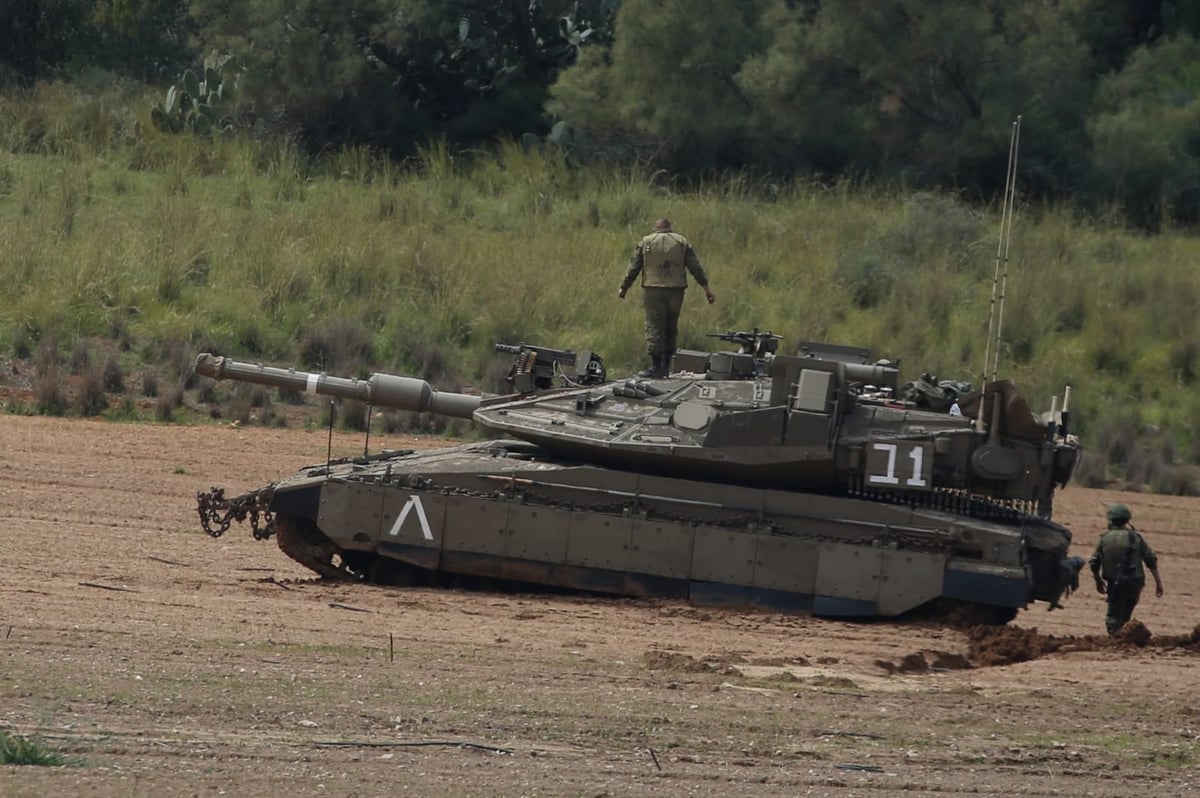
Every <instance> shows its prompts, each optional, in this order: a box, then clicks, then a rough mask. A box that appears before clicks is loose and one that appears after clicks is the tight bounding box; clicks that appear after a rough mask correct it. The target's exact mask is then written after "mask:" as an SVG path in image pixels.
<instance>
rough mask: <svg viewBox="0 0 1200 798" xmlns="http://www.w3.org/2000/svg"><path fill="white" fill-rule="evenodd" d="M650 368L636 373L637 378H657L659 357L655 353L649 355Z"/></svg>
mask: <svg viewBox="0 0 1200 798" xmlns="http://www.w3.org/2000/svg"><path fill="white" fill-rule="evenodd" d="M650 364H651V365H650V367H649V368H644V369H642V370H641V371H639V372H638V373H637V376H639V377H657V376H659V373H658V369H659V365H658V364H659V356H658V353H657V352H651V353H650Z"/></svg>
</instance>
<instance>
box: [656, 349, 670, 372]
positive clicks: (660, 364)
mask: <svg viewBox="0 0 1200 798" xmlns="http://www.w3.org/2000/svg"><path fill="white" fill-rule="evenodd" d="M670 375H671V356H670V355H669V354H667V353H663V354H661V355H659V356H658V357H657V358H655V359H654V376H655V377H660V378H661V377H669V376H670Z"/></svg>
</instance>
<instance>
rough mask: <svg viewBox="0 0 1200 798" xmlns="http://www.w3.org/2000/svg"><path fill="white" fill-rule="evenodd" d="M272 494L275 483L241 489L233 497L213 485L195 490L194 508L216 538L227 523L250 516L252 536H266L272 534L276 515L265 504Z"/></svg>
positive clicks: (225, 528)
mask: <svg viewBox="0 0 1200 798" xmlns="http://www.w3.org/2000/svg"><path fill="white" fill-rule="evenodd" d="M274 495H275V485H274V484H271V485H267V486H266V487H265V488H259V489H258V490H254V491H250V492H249V493H243V494H242V495H241V496H235V497H234V498H232V499H226V498H225V489H224V488H213V489H212V490H210V491H208V492H207V493H205V492H203V491H201V492H200V493H197V494H196V509H197V510H198V511H199V513H200V526H202V527H203V528H204V531H205V532H207V533H208V534H210V535H212V536H213V537H214V538H219V537H221V535H224V534H225V532H226V531H227V530H228V529H229V527H230V525H231V524H232V523H233V522H234V521H237V522H238V523H241V522H242V521H245V520H246V518H249V519H250V529H251V531H252V532H253V533H254V539H255V540H266V539H267V538H269V537H271V535H273V534H275V517H274V515H272V514H271V512H270V510H268V509H267V508H268V507H270V506H271V498H272V497H273V496H274Z"/></svg>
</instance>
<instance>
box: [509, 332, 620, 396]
mask: <svg viewBox="0 0 1200 798" xmlns="http://www.w3.org/2000/svg"><path fill="white" fill-rule="evenodd" d="M496 351H497V352H502V353H506V354H510V355H516V359H515V360H514V361H513V365H512V369H511V370H510V371H509V372H508V377H507V378H506V381H507V382H508V384H509V385H510V386H511V387H512V390H513V391H514V392H515V393H521V394H526V393H533V392H535V391H544V390H549V389H550V388H553V387H555V380H556V379H560V378H561V379H562V380H563V382H564V383H565V384H567V385H582V386H587V385H599V384H600V383H602V382H604V381H606V380H607V379H608V373H607V370H606V369H605V368H604V360H603V359H602V358H601V357H600V356H599V355H597V354H596V353H595V352H581V353H579V354H576V353H575V352H573V351H571V350H570V349H551V348H550V347H545V346H531V345H529V344H526V343H520V344H515V345H514V344H496ZM580 361H582V362H583V364H584V366H583V369H582V370H580V369H578V368H576V363H578V362H580Z"/></svg>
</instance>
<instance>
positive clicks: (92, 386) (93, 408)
mask: <svg viewBox="0 0 1200 798" xmlns="http://www.w3.org/2000/svg"><path fill="white" fill-rule="evenodd" d="M75 406H76V407H77V408H78V409H79V414H80V415H81V416H99V415H101V414H103V413H104V411H105V410H107V409H108V397H107V396H106V395H105V394H104V378H103V376H102V375H101V372H100V369H98V368H96V367H95V366H93V367H91V368H89V369H88V370H87V371H85V372H84V374H83V379H82V380H81V381H80V383H79V393H78V394H77V395H76V396H75Z"/></svg>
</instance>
